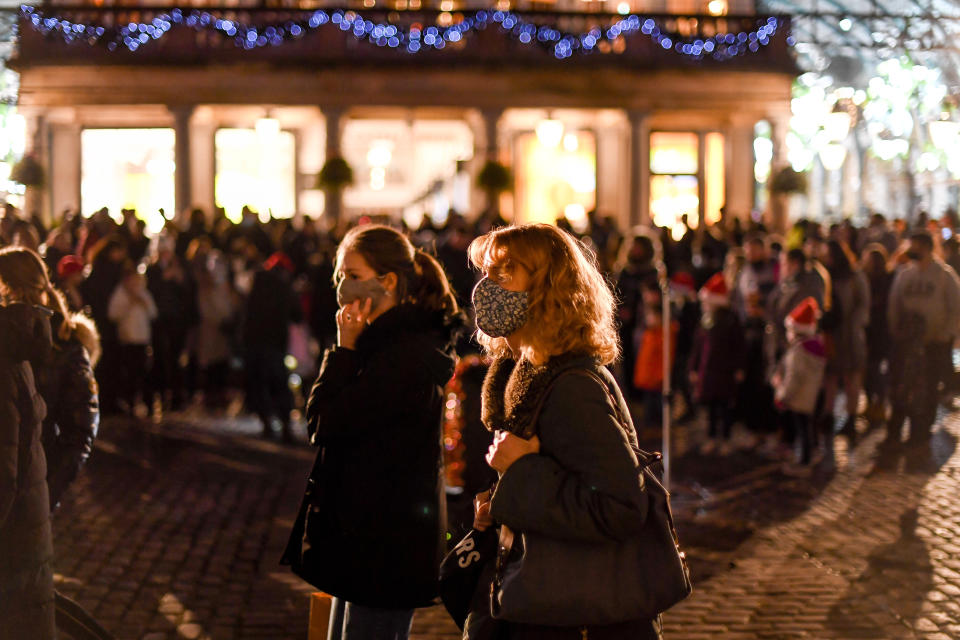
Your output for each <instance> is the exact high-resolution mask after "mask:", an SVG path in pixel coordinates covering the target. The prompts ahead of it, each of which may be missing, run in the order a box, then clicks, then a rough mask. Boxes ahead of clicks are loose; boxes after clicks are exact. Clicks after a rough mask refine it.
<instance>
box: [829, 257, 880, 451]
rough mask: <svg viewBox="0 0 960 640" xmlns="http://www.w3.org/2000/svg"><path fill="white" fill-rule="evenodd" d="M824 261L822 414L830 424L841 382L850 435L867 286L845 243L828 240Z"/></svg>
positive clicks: (863, 347)
mask: <svg viewBox="0 0 960 640" xmlns="http://www.w3.org/2000/svg"><path fill="white" fill-rule="evenodd" d="M824 262H825V264H826V267H827V270H828V271H829V272H830V280H831V282H832V285H833V286H832V303H833V307H832V309H831V313H830V314H828V316H825V319H824V321H823V322H822V323H821V324H822V325H823V328H824V330H825V332H826V334H827V358H828V359H827V372H826V375H825V377H824V383H823V384H824V413H825V417H826V420H827V425H832V424H833V422H832V421H833V417H832V416H833V407H834V402H835V400H836V397H837V392H838V391H839V389H840V385H841V384H842V385H843V391H844V395H845V397H846V418H845V420H844V422H843V425H842V430H843V431H845V432H847V433H850V434H852V433H854V426H855V421H856V418H857V405H858V404H859V402H860V390H861V387H862V385H863V373H864V371H865V369H866V366H867V333H866V327H867V324H868V323H869V322H870V285H869V283H868V282H867V278H866V276H865V275H864V274H863V272H862V271H861V270H860V269H859V268H858V266H857V260H856V257H855V256H854V255H853V252H851V251H850V248H849V247H848V246H847V245H846V244H844V243H842V242H840V241H838V240H830V241H828V242H827V248H826V256H825V260H824ZM829 435H830V434H828V437H829Z"/></svg>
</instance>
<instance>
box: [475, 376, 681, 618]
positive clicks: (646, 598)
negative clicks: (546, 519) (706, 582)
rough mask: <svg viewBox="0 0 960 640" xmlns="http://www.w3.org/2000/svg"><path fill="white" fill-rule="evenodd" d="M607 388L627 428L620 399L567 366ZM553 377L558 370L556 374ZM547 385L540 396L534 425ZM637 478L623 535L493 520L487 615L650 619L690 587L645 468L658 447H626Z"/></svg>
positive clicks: (666, 503)
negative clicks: (633, 507)
mask: <svg viewBox="0 0 960 640" xmlns="http://www.w3.org/2000/svg"><path fill="white" fill-rule="evenodd" d="M567 373H569V374H576V375H583V376H587V377H589V378H591V379H593V380H595V381H596V382H597V383H598V384H600V385H601V386H602V388H603V389H604V390H605V392H606V393H607V396H608V398H609V399H610V402H611V404H612V405H613V407H614V410H615V411H616V414H617V420H618V421H619V422H620V424H621V426H622V427H623V428H624V429H625V430H629V427H628V425H629V424H630V423H629V421H628V419H627V418H625V417H624V416H623V414H622V410H621V407H620V402H619V401H618V400H617V398H616V397H615V396H614V394H613V393H612V392H611V390H610V388H609V386H608V385H607V382H606V381H605V380H604V379H603V378H602V377H601V376H600V375H599V374H597V373H596V372H595V371H592V370H589V369H571V370H568V371H566V372H564V373H563V374H560V375H561V376H562V375H565V374H567ZM559 377H560V376H558V378H559ZM555 383H556V380H554V382H553V383H551V386H550V388H548V389H547V391H546V393H544V395H543V396H542V397H541V398H540V402H539V404H538V406H537V408H536V412H535V414H534V418H533V421H532V425H531V426H533V427H536V424H537V420H538V419H539V416H540V411H541V409H542V408H543V404H544V402H545V400H546V396H547V395H548V394H549V393H550V391H551V390H552V387H553V385H554V384H555ZM633 450H634V453H635V454H636V456H637V460H638V464H637V476H638V481H642V482H643V484H644V487H645V489H644V490H645V492H646V493H647V495H648V496H649V500H650V503H649V510H648V514H647V520H646V524H645V526H644V528H643V529H642V531H641V532H640V533H639V534H638V535H637V536H636V537H634V538H632V539H630V540H626V541H615V540H610V541H609V542H605V543H599V544H597V543H589V542H579V541H567V540H558V539H554V538H550V537H548V536H545V535H541V534H532V533H526V532H522V531H519V532H513V531H510V529H509V528H508V527H507V526H501V532H500V544H499V548H498V552H497V561H496V574H495V577H494V580H493V584H492V585H491V594H490V595H491V598H490V606H491V613H492V615H493V617H494V618H496V619H500V620H505V621H510V622H518V623H525V624H535V625H551V626H574V625H604V624H613V623H618V622H626V621H631V620H641V619H651V618H655V617H656V616H657V615H659V614H660V613H662V612H664V611H666V610H667V609H669V608H670V607H672V606H673V605H675V604H676V603H678V602H680V601H681V600H683V599H684V598H686V597H687V596H688V595H690V592H691V590H692V587H691V584H690V572H689V569H688V567H687V564H686V559H685V556H684V554H683V553H682V552H681V551H680V548H679V540H678V538H677V532H676V529H675V528H674V524H673V514H672V512H671V510H670V495H669V493H668V492H667V491H666V489H665V488H664V486H663V485H662V484H661V483H660V481H659V479H658V478H657V477H656V475H655V474H654V473H653V471H652V470H651V466H652V465H653V464H654V463H656V462H657V461H659V460H660V457H661V456H660V454H659V453H648V452H645V451H643V450H641V449H639V448H637V447H633Z"/></svg>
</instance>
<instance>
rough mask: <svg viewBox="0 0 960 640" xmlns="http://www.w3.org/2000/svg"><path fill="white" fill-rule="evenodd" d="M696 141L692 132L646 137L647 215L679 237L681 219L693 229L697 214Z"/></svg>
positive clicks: (698, 190)
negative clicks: (648, 159) (648, 153)
mask: <svg viewBox="0 0 960 640" xmlns="http://www.w3.org/2000/svg"><path fill="white" fill-rule="evenodd" d="M699 144H700V140H699V137H698V136H697V134H696V133H669V132H658V133H652V134H650V173H651V176H650V215H651V216H652V217H653V223H654V224H655V225H657V226H658V227H668V228H670V229H672V230H673V232H674V237H677V236H682V233H683V225H682V223H681V220H682V218H683V216H687V217H688V219H689V221H690V225H691V226H696V225H697V223H698V221H699V214H700V181H699V179H698V178H697V173H698V171H699V168H700V152H699Z"/></svg>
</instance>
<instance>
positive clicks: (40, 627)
mask: <svg viewBox="0 0 960 640" xmlns="http://www.w3.org/2000/svg"><path fill="white" fill-rule="evenodd" d="M4 299H6V295H4ZM50 348H51V343H50V323H49V320H48V319H47V316H46V314H45V313H44V312H43V311H42V310H38V309H36V308H34V307H32V306H30V305H25V304H9V305H5V306H2V307H0V549H2V550H3V551H2V552H0V634H2V635H3V637H4V638H18V639H19V638H30V639H31V640H52V639H53V638H55V637H56V629H55V625H54V596H53V567H52V563H53V541H52V536H51V530H50V498H49V495H48V493H47V480H46V475H47V468H46V460H45V459H44V455H43V445H42V444H41V433H42V425H43V419H44V416H45V415H46V406H45V405H44V402H43V399H42V398H41V396H40V392H39V391H38V390H37V388H36V383H35V381H34V377H33V369H32V367H31V365H30V361H31V360H33V361H44V360H46V358H47V357H49V351H50Z"/></svg>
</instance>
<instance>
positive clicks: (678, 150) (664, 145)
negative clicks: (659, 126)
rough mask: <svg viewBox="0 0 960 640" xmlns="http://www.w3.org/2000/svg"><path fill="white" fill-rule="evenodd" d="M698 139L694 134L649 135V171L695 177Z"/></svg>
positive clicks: (666, 133)
mask: <svg viewBox="0 0 960 640" xmlns="http://www.w3.org/2000/svg"><path fill="white" fill-rule="evenodd" d="M698 144H699V142H698V138H697V134H695V133H673V132H662V131H658V132H656V133H652V134H650V171H651V172H652V173H673V174H677V173H685V174H690V175H695V174H696V173H697V168H698V153H697V146H698Z"/></svg>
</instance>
